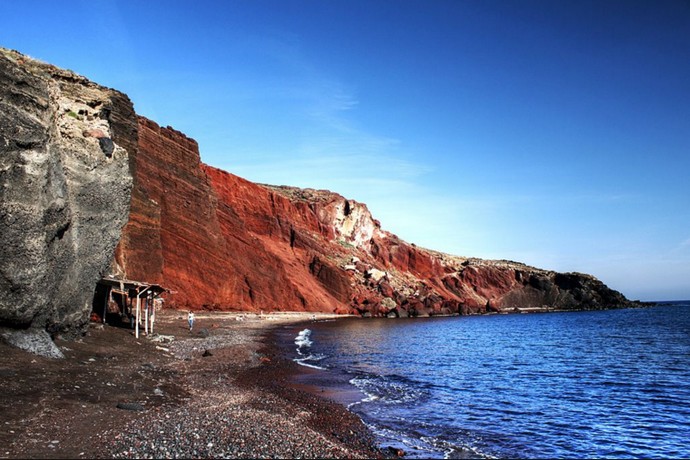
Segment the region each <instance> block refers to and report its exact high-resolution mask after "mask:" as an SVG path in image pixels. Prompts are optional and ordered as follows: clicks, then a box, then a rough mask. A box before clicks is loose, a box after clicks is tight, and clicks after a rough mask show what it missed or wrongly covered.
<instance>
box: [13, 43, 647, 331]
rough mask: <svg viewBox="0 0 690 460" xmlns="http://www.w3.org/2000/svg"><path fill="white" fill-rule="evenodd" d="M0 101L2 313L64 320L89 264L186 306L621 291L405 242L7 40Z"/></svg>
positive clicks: (503, 301)
mask: <svg viewBox="0 0 690 460" xmlns="http://www.w3.org/2000/svg"><path fill="white" fill-rule="evenodd" d="M0 109H1V110H0V154H1V156H0V228H1V229H2V246H1V247H0V323H1V325H2V326H5V327H12V328H22V329H31V330H47V331H49V332H51V333H58V332H60V333H70V332H75V331H78V330H80V328H81V327H82V326H83V325H84V324H85V322H86V320H87V318H88V314H89V311H90V309H91V301H92V298H93V294H94V288H95V285H96V282H97V281H98V280H99V279H100V277H101V276H104V275H113V276H116V277H120V278H127V279H134V280H139V281H145V282H149V283H157V284H161V285H163V286H165V287H166V288H168V289H169V290H170V291H171V293H170V294H166V296H167V298H166V301H167V306H169V307H177V308H190V309H200V308H206V309H218V310H247V311H261V310H264V311H270V310H302V311H327V312H338V313H355V314H361V315H364V316H369V315H371V316H424V315H435V314H473V313H485V312H501V311H514V310H516V309H517V310H521V311H524V310H529V309H536V310H539V309H541V310H544V309H600V308H616V307H625V306H631V305H633V303H631V302H629V301H628V300H627V299H626V298H625V297H624V296H623V295H622V294H620V293H619V292H617V291H614V290H611V289H609V288H608V287H606V286H605V285H604V284H603V283H602V282H600V281H599V280H597V279H595V278H594V277H591V276H589V275H584V274H578V273H555V272H552V271H547V270H540V269H537V268H534V267H529V266H527V265H524V264H520V263H517V262H510V261H486V260H480V259H476V258H463V257H456V256H451V255H448V254H442V253H439V252H435V251H431V250H428V249H424V248H420V247H417V246H415V245H414V244H409V243H407V242H405V241H402V240H400V239H399V238H398V237H397V236H395V235H393V234H391V233H389V232H387V231H385V230H383V229H382V228H381V225H380V223H379V222H378V221H377V220H375V219H374V218H373V217H372V216H371V214H370V212H369V210H368V209H367V207H366V205H364V204H362V203H358V202H356V201H354V200H350V199H346V198H345V197H342V196H341V195H338V194H337V193H332V192H329V191H324V190H312V189H298V188H294V187H285V186H280V187H278V186H269V185H261V184H255V183H252V182H249V181H247V180H245V179H242V178H240V177H237V176H235V175H233V174H230V173H227V172H224V171H222V170H219V169H216V168H213V167H211V166H208V165H204V164H203V163H202V162H201V159H200V155H199V147H198V145H197V143H196V142H195V141H194V140H193V139H190V138H188V137H187V136H185V135H184V134H182V133H180V132H178V131H176V130H174V129H172V128H170V127H165V128H164V127H160V126H158V125H157V124H156V123H155V122H153V121H151V120H148V119H146V118H143V117H137V116H136V114H135V113H134V110H133V107H132V104H131V102H130V101H129V99H128V98H127V96H126V95H124V94H122V93H119V92H117V91H115V90H112V89H109V88H104V87H102V86H99V85H97V84H94V83H92V82H90V81H88V80H86V79H85V78H83V77H80V76H78V75H76V74H74V73H72V72H70V71H66V70H61V69H58V68H56V67H54V66H52V65H49V64H44V63H40V62H37V61H34V60H31V59H29V58H27V57H25V56H22V55H21V54H19V53H16V52H13V51H8V50H1V52H0ZM125 224H126V225H125ZM123 225H124V228H123ZM116 245H117V249H115V247H116Z"/></svg>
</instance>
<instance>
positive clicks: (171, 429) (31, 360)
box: [0, 311, 384, 458]
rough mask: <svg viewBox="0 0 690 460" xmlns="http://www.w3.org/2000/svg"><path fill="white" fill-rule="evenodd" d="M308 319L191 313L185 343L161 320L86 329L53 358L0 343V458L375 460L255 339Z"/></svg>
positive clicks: (358, 425)
mask: <svg viewBox="0 0 690 460" xmlns="http://www.w3.org/2000/svg"><path fill="white" fill-rule="evenodd" d="M317 316H318V317H319V318H320V319H322V318H325V317H326V316H327V315H318V314H317ZM310 317H311V314H284V313H283V314H280V313H278V314H270V315H262V316H259V315H254V314H244V315H241V314H233V313H203V312H200V313H197V315H196V321H195V326H194V331H193V332H192V333H190V332H189V330H188V328H187V321H186V315H185V314H183V313H182V312H175V311H164V312H162V313H161V314H159V315H158V318H157V322H156V325H155V334H151V335H150V336H148V337H146V336H145V335H144V334H143V331H142V334H141V336H140V338H139V339H136V338H135V337H134V335H133V331H132V330H130V329H128V328H120V327H113V326H107V325H106V326H104V325H101V324H95V323H92V324H90V326H89V330H88V332H87V334H86V335H85V336H84V337H83V338H82V339H80V340H78V341H69V342H68V341H62V340H57V341H56V344H57V345H58V346H59V347H60V349H61V350H62V351H63V353H64V354H65V359H60V360H55V359H49V358H42V357H39V356H35V355H31V354H28V353H26V352H24V351H21V350H18V349H16V348H12V347H9V346H7V345H5V344H4V343H0V382H2V385H1V390H2V391H0V405H1V406H2V408H3V410H2V415H0V457H2V458H210V457H221V458H382V457H384V455H383V453H382V452H381V451H380V450H379V449H377V448H376V447H375V446H374V441H373V437H372V435H371V433H370V432H369V431H368V430H367V429H366V427H365V426H364V424H363V423H362V422H361V420H360V419H359V418H358V417H356V416H355V415H354V414H352V413H350V412H349V411H347V410H346V409H345V407H344V406H343V405H341V404H338V403H336V402H334V400H336V401H337V400H338V397H337V395H335V394H330V393H324V394H322V395H319V391H320V390H319V389H318V388H315V387H313V386H309V385H304V386H301V385H300V384H295V383H294V382H295V377H296V376H297V375H298V374H299V373H300V369H298V365H297V364H296V363H294V362H292V361H290V360H286V359H284V358H283V357H282V356H281V355H282V350H279V349H277V348H276V346H275V344H272V343H270V340H267V339H266V337H267V336H268V335H269V332H270V331H271V330H272V329H273V328H275V327H280V326H282V325H286V324H293V323H296V322H299V321H308V320H309V318H310ZM240 319H241V320H240ZM320 396H325V397H320Z"/></svg>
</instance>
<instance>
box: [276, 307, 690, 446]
mask: <svg viewBox="0 0 690 460" xmlns="http://www.w3.org/2000/svg"><path fill="white" fill-rule="evenodd" d="M298 333H300V334H301V335H300V336H298ZM286 334H289V335H291V337H292V339H293V340H294V350H295V353H296V356H295V358H296V359H298V360H299V361H300V362H301V363H302V364H305V365H308V366H311V367H316V368H319V369H322V370H319V371H312V372H310V373H309V374H310V376H311V377H310V378H311V384H313V385H317V386H318V385H322V386H331V387H334V386H336V387H338V386H339V387H340V388H341V389H342V390H345V389H347V388H346V387H348V386H349V387H350V389H354V388H358V389H359V390H360V392H354V393H355V394H356V395H357V396H356V397H355V398H352V397H351V398H350V400H349V401H347V402H348V403H349V407H350V410H352V411H353V412H355V413H356V414H358V415H359V416H360V417H361V418H362V420H363V421H364V422H365V423H366V424H367V425H369V426H370V427H371V429H372V430H373V431H374V433H376V434H377V436H378V438H379V442H380V444H381V445H382V446H396V447H401V448H403V449H404V450H405V451H406V454H407V455H406V457H407V458H430V457H431V458H444V457H445V458H649V457H656V458H660V457H662V458H689V457H690V302H673V303H668V304H666V305H664V306H657V307H652V308H641V309H627V310H610V311H595V312H573V313H545V314H515V315H491V316H468V317H452V318H429V319H380V320H379V319H366V320H363V319H362V320H360V319H352V320H338V321H332V322H323V323H320V322H316V323H312V324H309V325H307V326H306V327H305V326H304V325H303V326H302V327H300V328H299V329H294V330H290V331H287V332H286ZM352 393H353V392H352V391H350V394H352Z"/></svg>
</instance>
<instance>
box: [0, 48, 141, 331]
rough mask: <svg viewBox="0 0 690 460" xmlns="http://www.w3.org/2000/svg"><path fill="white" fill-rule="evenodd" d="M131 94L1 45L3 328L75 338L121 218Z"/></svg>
mask: <svg viewBox="0 0 690 460" xmlns="http://www.w3.org/2000/svg"><path fill="white" fill-rule="evenodd" d="M137 148H138V141H137V120H136V117H135V114H134V110H133V107H132V104H131V102H130V101H129V98H128V97H127V96H125V95H124V94H122V93H120V92H117V91H114V90H111V89H108V88H104V87H102V86H99V85H96V84H94V83H92V82H90V81H88V80H86V79H85V78H83V77H80V76H78V75H76V74H74V73H72V72H70V71H66V70H62V69H58V68H56V67H54V66H52V65H49V64H45V63H41V62H38V61H35V60H32V59H30V58H27V57H26V56H23V55H21V54H19V53H17V52H14V51H10V50H5V49H1V48H0V233H1V235H2V244H1V245H0V325H2V326H4V327H10V328H15V329H17V328H18V329H26V330H33V331H49V332H51V333H64V334H72V333H75V332H77V331H79V330H80V329H81V327H82V326H83V325H84V324H85V323H86V321H87V320H88V315H89V313H90V310H91V301H92V298H93V292H94V286H95V284H96V282H97V281H98V280H99V279H100V277H101V275H102V274H103V273H104V272H105V271H106V269H107V268H108V267H109V264H110V261H111V259H112V255H113V251H114V248H115V246H116V245H117V243H118V241H119V239H120V230H121V228H122V226H123V225H124V224H125V223H126V222H127V219H128V212H129V202H130V190H131V187H132V176H131V173H130V163H129V154H130V152H134V151H136V149H137Z"/></svg>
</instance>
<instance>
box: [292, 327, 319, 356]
mask: <svg viewBox="0 0 690 460" xmlns="http://www.w3.org/2000/svg"><path fill="white" fill-rule="evenodd" d="M312 343H314V342H312V340H311V330H309V329H304V330H302V331H300V332H299V334H297V337H295V345H297V353H299V354H300V355H303V354H304V353H302V350H301V349H302V348H305V347H306V348H308V347H311V345H312Z"/></svg>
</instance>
